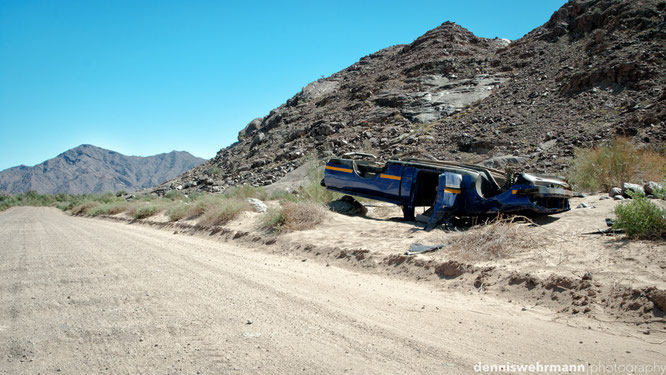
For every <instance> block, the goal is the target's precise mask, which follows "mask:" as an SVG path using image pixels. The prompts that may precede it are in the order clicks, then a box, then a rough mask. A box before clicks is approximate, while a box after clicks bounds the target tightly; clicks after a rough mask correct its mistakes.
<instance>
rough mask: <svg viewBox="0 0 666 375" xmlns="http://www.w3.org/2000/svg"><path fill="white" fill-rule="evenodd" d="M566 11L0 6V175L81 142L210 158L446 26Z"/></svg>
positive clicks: (466, 5) (533, 21)
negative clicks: (365, 64)
mask: <svg viewBox="0 0 666 375" xmlns="http://www.w3.org/2000/svg"><path fill="white" fill-rule="evenodd" d="M564 3H565V1H564V0H557V1H555V0H538V1H534V0H528V1H496V0H488V1H473V0H468V1H465V2H463V1H442V0H437V1H411V2H407V1H392V0H383V1H358V0H355V1H346V0H342V1H335V2H323V1H266V2H264V1H254V2H241V1H233V2H232V1H185V0H182V1H170V0H160V1H147V0H146V1H143V0H142V1H136V0H132V1H123V0H114V1H108V0H100V1H97V0H85V1H74V0H71V1H62V0H53V1H49V0H47V1H30V0H15V1H14V0H0V130H1V133H0V170H3V169H5V168H8V167H12V166H15V165H19V164H26V165H34V164H37V163H40V162H42V161H44V160H46V159H49V158H52V157H54V156H56V155H57V154H59V153H61V152H63V151H65V150H67V149H69V148H72V147H75V146H77V145H79V144H83V143H90V144H94V145H96V146H100V147H103V148H108V149H111V150H114V151H118V152H121V153H124V154H127V155H144V156H145V155H152V154H156V153H160V152H169V151H171V150H174V149H175V150H186V151H189V152H191V153H192V154H194V155H196V156H200V157H205V158H210V157H213V156H214V155H215V153H216V152H217V151H218V150H219V149H220V148H222V147H225V146H228V145H229V144H231V143H232V142H234V141H235V140H236V135H237V133H238V131H239V130H240V129H242V128H243V127H244V126H245V125H246V124H247V123H248V122H249V121H250V120H252V119H253V118H255V117H263V116H265V115H266V114H268V112H269V111H270V110H271V109H273V108H275V107H277V106H279V105H280V104H282V103H284V102H285V101H286V100H287V99H288V98H290V97H291V96H293V95H294V94H296V93H297V92H298V91H300V90H301V88H302V87H303V86H305V85H306V84H308V83H309V82H311V81H314V80H316V79H318V78H320V77H321V76H322V75H324V76H328V75H330V74H333V73H335V72H337V71H339V70H341V69H344V68H345V67H347V66H349V65H351V64H353V63H354V62H356V61H358V59H359V58H361V57H362V56H365V55H367V54H370V53H373V52H375V51H377V50H379V49H382V48H385V47H387V46H390V45H394V44H403V43H410V42H412V41H413V40H414V39H416V38H417V37H418V36H420V35H422V34H423V33H425V32H426V31H428V30H430V29H432V28H434V27H437V26H439V25H440V24H441V23H442V22H444V21H449V20H450V21H453V22H456V23H458V24H459V25H462V26H463V27H466V28H468V29H469V30H471V31H472V32H473V33H475V34H476V35H478V36H483V37H488V38H493V37H496V36H497V37H500V38H508V39H518V38H520V37H522V36H523V35H524V34H526V33H527V32H529V31H530V30H532V29H533V28H535V27H537V26H539V25H542V24H543V23H545V22H546V21H547V20H548V19H549V17H550V16H551V14H552V13H553V12H554V11H555V10H557V9H558V8H559V7H560V6H561V5H562V4H564Z"/></svg>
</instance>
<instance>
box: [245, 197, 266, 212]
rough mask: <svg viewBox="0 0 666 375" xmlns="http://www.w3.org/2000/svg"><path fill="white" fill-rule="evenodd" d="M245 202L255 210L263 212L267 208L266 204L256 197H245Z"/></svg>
mask: <svg viewBox="0 0 666 375" xmlns="http://www.w3.org/2000/svg"><path fill="white" fill-rule="evenodd" d="M247 202H248V203H249V204H250V205H251V206H252V209H253V210H254V211H255V212H259V213H264V212H266V210H268V207H267V206H266V204H265V203H264V202H262V201H260V200H259V199H257V198H247Z"/></svg>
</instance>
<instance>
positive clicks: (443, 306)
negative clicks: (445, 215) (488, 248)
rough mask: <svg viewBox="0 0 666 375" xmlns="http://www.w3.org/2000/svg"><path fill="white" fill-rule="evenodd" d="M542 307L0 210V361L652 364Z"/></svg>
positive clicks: (649, 350) (10, 366) (272, 367)
mask: <svg viewBox="0 0 666 375" xmlns="http://www.w3.org/2000/svg"><path fill="white" fill-rule="evenodd" d="M550 319H551V318H550V317H549V312H548V311H543V310H538V309H537V310H535V309H533V308H528V309H526V310H523V309H521V307H520V306H516V305H513V304H508V303H503V302H499V301H496V300H492V299H488V298H484V300H481V298H480V297H478V296H471V295H459V294H455V293H451V292H450V291H444V290H438V289H436V288H435V287H433V286H432V285H420V284H418V283H412V282H406V281H402V280H396V279H390V278H387V277H384V276H382V275H372V274H358V273H354V272H351V271H348V270H344V269H339V268H336V267H327V266H326V265H325V264H320V263H316V262H313V261H311V260H309V261H305V262H304V261H301V260H299V259H293V258H287V257H284V256H277V255H270V254H266V253H262V252H254V251H251V250H248V249H245V248H241V247H235V246H234V245H230V244H227V243H221V242H218V241H212V240H209V239H205V238H200V237H191V236H184V235H174V234H173V233H171V232H168V231H165V230H158V229H152V228H147V227H142V226H136V225H128V224H122V223H116V222H109V221H103V220H93V219H85V218H76V217H70V216H67V215H65V214H63V213H61V212H59V211H57V210H55V209H49V208H30V207H24V208H12V209H10V210H8V211H6V212H3V213H0V373H11V374H15V373H51V372H60V373H67V374H68V373H72V374H84V373H109V374H119V373H139V372H143V373H181V372H182V373H203V374H216V373H243V374H245V373H283V374H292V373H308V374H309V373H343V372H347V373H363V374H365V373H382V374H385V373H431V374H434V373H437V374H440V373H451V374H459V373H473V372H474V365H476V364H478V363H483V364H506V363H507V362H510V363H512V364H531V363H536V362H539V363H541V364H544V363H546V364H592V365H597V364H599V363H603V364H639V363H650V364H652V363H653V362H655V361H656V362H657V363H662V364H664V361H665V360H666V357H665V356H664V354H663V353H664V345H654V344H649V343H647V342H645V341H644V340H641V339H640V338H636V337H627V336H619V335H610V334H608V333H603V332H599V331H596V330H594V329H580V328H573V327H569V326H567V325H566V324H563V323H559V322H552V321H550Z"/></svg>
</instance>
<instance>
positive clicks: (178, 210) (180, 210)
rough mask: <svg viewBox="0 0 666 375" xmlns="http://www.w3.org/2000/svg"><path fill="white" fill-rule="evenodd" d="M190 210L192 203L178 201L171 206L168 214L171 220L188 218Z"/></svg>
mask: <svg viewBox="0 0 666 375" xmlns="http://www.w3.org/2000/svg"><path fill="white" fill-rule="evenodd" d="M189 210H190V205H189V204H188V203H178V204H175V205H173V206H171V207H170V208H169V209H168V210H167V216H168V217H169V221H178V220H182V219H186V218H188V217H189V216H188V212H189Z"/></svg>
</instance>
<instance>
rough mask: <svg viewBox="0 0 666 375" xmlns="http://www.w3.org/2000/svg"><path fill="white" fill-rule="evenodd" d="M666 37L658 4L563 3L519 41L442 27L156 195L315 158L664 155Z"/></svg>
mask: <svg viewBox="0 0 666 375" xmlns="http://www.w3.org/2000/svg"><path fill="white" fill-rule="evenodd" d="M665 25H666V2H664V1H655V0H637V1H634V0H632V1H617V0H588V1H570V2H568V3H567V4H565V5H564V6H563V7H562V8H561V9H559V10H558V11H557V12H555V13H554V14H553V15H552V17H551V18H550V20H549V21H548V22H546V23H545V24H544V25H543V26H540V27H538V28H536V29H535V30H533V31H531V32H530V33H529V34H527V35H525V36H524V37H523V38H521V39H519V40H516V41H513V42H510V41H508V40H503V39H485V38H480V37H477V36H475V35H473V34H472V33H471V32H469V31H468V30H466V29H464V28H462V27H460V26H458V25H456V24H454V23H450V22H445V23H443V24H442V25H441V26H439V27H438V28H436V29H433V30H430V31H428V32H427V33H426V34H424V35H423V36H421V37H419V38H418V39H416V40H415V41H414V42H412V43H411V44H408V45H396V46H392V47H388V48H386V49H383V50H381V51H378V52H376V53H374V54H372V55H369V56H365V57H363V58H361V59H360V61H358V62H357V63H355V64H354V65H352V66H350V67H348V68H346V69H344V70H342V71H340V72H338V73H335V74H333V75H332V76H330V77H327V78H322V79H320V80H318V81H316V82H313V83H311V84H309V85H308V86H306V87H304V88H303V90H302V91H301V92H299V93H298V94H296V95H295V96H294V97H292V98H290V99H289V100H287V102H286V103H285V104H283V105H281V106H280V107H278V108H276V109H274V110H272V111H271V112H270V113H269V114H268V115H267V116H265V117H263V118H257V119H255V120H253V121H252V122H250V123H249V124H248V125H247V126H246V127H245V128H244V129H242V130H241V131H240V133H239V134H238V142H236V143H234V144H233V145H231V146H229V147H226V148H223V149H222V150H220V151H219V152H218V154H217V155H216V156H215V158H213V159H211V160H209V161H208V162H207V163H205V164H203V165H201V166H200V167H197V168H195V169H193V170H191V171H188V172H187V173H185V174H183V175H182V176H180V177H179V178H178V179H176V180H174V181H171V182H169V183H166V184H164V185H162V186H161V187H160V188H159V189H158V192H163V191H166V190H169V189H174V188H177V187H178V186H181V187H184V188H198V189H202V190H206V191H220V190H222V189H224V188H225V187H227V186H230V185H235V184H240V183H248V184H253V185H267V184H270V183H272V182H275V181H276V180H278V179H280V178H281V177H282V176H284V175H285V174H286V173H288V172H289V171H291V170H293V169H295V168H297V167H298V166H299V165H301V164H303V162H304V160H305V159H306V157H307V155H311V154H315V155H317V156H319V157H322V156H330V155H333V154H336V155H340V154H342V153H345V152H350V151H365V152H371V153H374V154H377V155H378V156H380V158H382V159H388V158H391V157H393V158H395V157H400V156H405V155H410V156H428V157H436V158H438V159H449V160H451V159H453V160H464V161H467V162H482V161H484V160H485V161H487V162H488V163H490V164H494V165H495V166H499V167H501V166H502V161H503V160H514V161H519V162H520V163H521V165H522V166H526V167H527V168H528V169H531V170H533V171H536V172H551V173H561V172H562V171H563V170H564V169H566V166H567V164H568V160H569V159H570V158H571V157H572V156H573V152H574V150H575V148H576V147H589V146H593V145H596V144H599V143H600V142H603V141H604V140H607V139H610V138H612V137H615V136H616V135H625V136H629V137H633V138H634V140H635V141H636V142H637V143H640V144H642V145H643V146H645V147H653V148H657V149H663V147H664V144H665V141H666V131H664V124H665V122H666V74H664V68H665V61H666V30H665V29H664V26H665ZM488 159H490V160H489V161H488Z"/></svg>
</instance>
